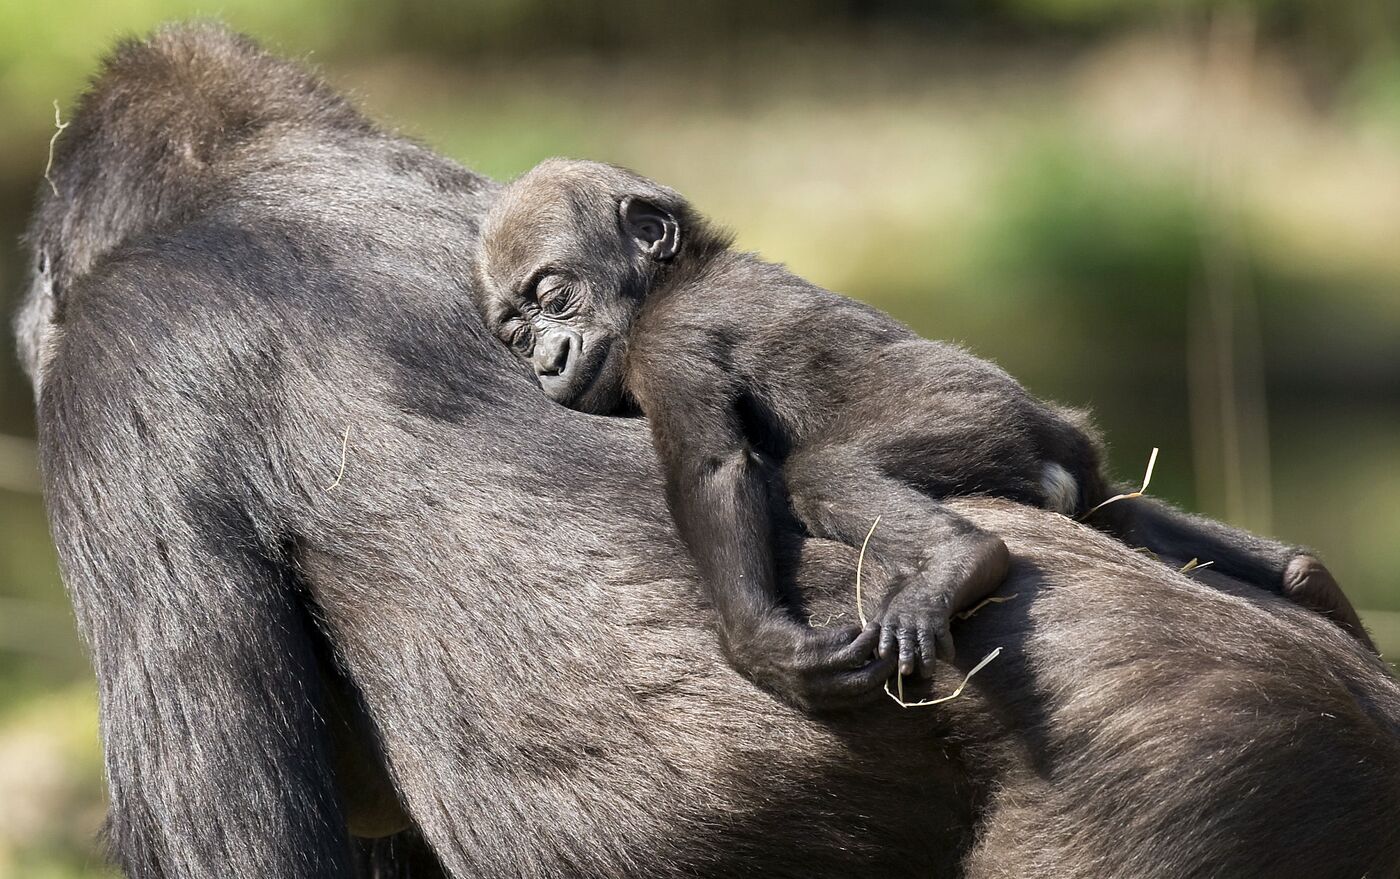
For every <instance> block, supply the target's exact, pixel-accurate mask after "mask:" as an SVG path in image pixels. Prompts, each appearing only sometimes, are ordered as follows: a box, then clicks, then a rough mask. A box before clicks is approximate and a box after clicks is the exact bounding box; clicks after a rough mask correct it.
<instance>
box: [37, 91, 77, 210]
mask: <svg viewBox="0 0 1400 879" xmlns="http://www.w3.org/2000/svg"><path fill="white" fill-rule="evenodd" d="M53 124H54V129H55V131H54V133H53V137H51V138H49V160H48V161H47V162H45V163H44V179H45V180H47V181H48V184H49V189H52V190H53V194H54V195H58V186H57V184H55V183H54V182H53V178H52V177H50V176H49V172H50V171H52V170H53V147H54V144H56V143H58V136H59V135H60V134H62V133H63V129H65V128H67V127H68V126H69V125H72V124H73V123H72V122H64V121H63V115H62V113H61V112H60V111H59V109H58V99H56V98H55V99H54V102H53Z"/></svg>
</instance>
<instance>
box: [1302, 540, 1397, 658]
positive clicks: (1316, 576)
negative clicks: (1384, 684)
mask: <svg viewBox="0 0 1400 879" xmlns="http://www.w3.org/2000/svg"><path fill="white" fill-rule="evenodd" d="M1283 594H1284V597H1286V598H1288V599H1289V600H1290V601H1292V602H1294V603H1296V604H1299V605H1301V606H1303V607H1306V608H1307V609H1308V610H1311V611H1314V612H1316V613H1320V614H1322V615H1323V616H1325V617H1327V618H1328V619H1330V620H1332V621H1333V622H1335V623H1336V624H1337V625H1339V626H1341V627H1342V628H1343V629H1345V630H1346V631H1347V633H1349V634H1350V635H1352V636H1353V637H1355V638H1356V640H1358V641H1360V642H1361V643H1362V644H1364V645H1366V648H1367V649H1368V650H1371V651H1372V652H1374V651H1375V650H1376V645H1375V644H1374V643H1372V641H1371V638H1370V636H1369V635H1367V634H1366V630H1365V629H1364V628H1363V627H1362V625H1361V617H1360V616H1358V615H1357V613H1356V608H1354V607H1352V606H1351V602H1350V601H1348V600H1347V597H1346V594H1345V593H1343V592H1342V587H1341V586H1340V585H1339V584H1338V583H1337V580H1336V578H1335V577H1333V576H1332V572H1331V571H1329V570H1328V569H1327V566H1326V565H1324V564H1323V563H1322V562H1321V561H1319V560H1318V559H1317V558H1316V557H1315V556H1310V555H1300V556H1298V557H1296V558H1295V559H1293V561H1291V562H1289V563H1288V568H1287V569H1286V570H1285V571H1284V572H1283Z"/></svg>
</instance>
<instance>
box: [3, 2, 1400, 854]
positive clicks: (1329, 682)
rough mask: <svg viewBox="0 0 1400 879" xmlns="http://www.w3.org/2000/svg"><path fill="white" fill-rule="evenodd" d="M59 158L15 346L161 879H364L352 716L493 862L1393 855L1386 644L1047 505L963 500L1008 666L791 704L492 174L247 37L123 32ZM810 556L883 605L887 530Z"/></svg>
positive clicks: (814, 565)
mask: <svg viewBox="0 0 1400 879" xmlns="http://www.w3.org/2000/svg"><path fill="white" fill-rule="evenodd" d="M53 180H54V185H55V187H56V188H57V190H58V194H57V195H54V194H52V193H50V192H49V190H48V188H47V187H44V189H43V190H42V191H41V205H40V209H39V211H38V214H37V216H36V219H35V223H34V226H33V228H32V230H31V235H30V245H31V247H32V248H33V250H34V254H35V262H34V266H33V270H34V285H33V288H32V290H31V295H30V299H29V304H28V306H27V307H26V310H25V312H24V314H23V316H22V317H21V321H20V330H21V338H22V344H23V350H24V352H25V358H26V362H27V365H28V367H29V369H30V372H31V375H32V376H33V377H34V379H35V383H36V386H37V389H38V392H39V400H40V421H41V456H42V461H43V466H44V470H45V477H46V480H47V487H48V492H49V503H50V507H51V510H52V516H53V525H54V530H55V537H56V540H57V542H58V545H59V551H60V555H61V559H62V563H63V565H64V572H65V579H66V582H67V584H68V586H69V588H70V590H71V591H72V592H73V596H74V601H75V604H76V605H77V606H78V608H79V621H80V624H81V626H82V629H83V631H84V634H85V636H86V637H87V638H88V640H89V644H90V646H91V649H92V654H93V661H94V666H95V670H96V673H97V676H98V679H99V683H100V687H101V694H102V705H101V707H102V712H103V723H104V732H105V736H104V744H105V748H106V761H107V767H108V772H109V776H110V778H111V781H112V786H111V791H112V807H113V808H112V818H111V822H112V827H113V830H114V831H115V832H114V833H113V834H112V840H113V843H114V849H115V854H116V856H117V859H118V860H119V862H120V863H121V864H122V865H123V866H124V867H125V868H126V869H127V870H128V872H130V873H131V874H132V875H136V876H143V877H144V876H151V877H156V876H159V877H162V879H170V877H177V876H201V877H202V876H209V875H239V876H245V875H246V876H263V877H285V879H291V877H306V876H339V875H344V873H345V871H346V869H347V867H346V859H347V857H348V856H347V854H346V852H347V850H348V834H347V827H346V822H347V818H348V819H349V820H352V821H354V820H357V819H359V818H361V817H362V816H361V815H359V814H358V813H359V812H360V811H361V809H360V805H361V804H362V803H363V802H367V801H368V802H372V801H374V800H375V797H373V796H369V797H365V796H361V794H363V791H362V790H358V788H360V787H362V786H364V785H365V784H368V782H363V781H347V780H346V776H345V775H343V774H342V775H341V776H340V778H341V781H342V782H344V785H343V787H344V790H343V791H342V794H341V795H340V796H337V795H336V794H335V793H334V792H333V791H332V790H331V787H330V784H331V778H332V777H333V774H334V773H333V770H332V765H333V760H332V753H331V752H332V748H333V746H332V739H333V736H332V735H331V730H330V729H328V727H330V726H332V725H333V723H334V722H333V721H331V720H329V719H328V718H329V717H331V716H333V715H334V714H335V712H336V711H337V706H338V705H343V704H345V702H346V700H348V702H349V704H350V706H351V709H352V710H351V711H350V712H349V713H351V714H354V713H355V711H354V710H353V709H354V708H355V707H356V703H360V704H362V706H363V712H364V716H365V717H366V718H368V719H369V721H370V723H371V727H372V734H373V738H374V742H373V744H374V745H375V746H377V747H371V748H370V749H369V750H371V751H374V750H379V751H380V752H382V754H383V755H384V757H385V758H386V763H387V769H388V772H389V777H390V779H391V781H392V785H393V790H394V793H396V794H397V798H398V800H399V801H400V802H401V804H402V806H403V810H404V813H405V814H406V816H407V817H408V818H410V819H411V820H412V822H413V824H414V825H415V829H416V830H417V831H420V832H421V833H422V836H423V838H424V839H426V840H427V842H428V843H429V844H430V845H431V846H432V848H433V850H434V851H435V852H436V854H437V856H438V857H439V858H440V859H441V861H442V862H443V865H444V866H445V867H446V868H447V870H448V871H449V872H451V873H452V874H453V875H459V876H468V875H470V876H480V877H487V879H495V877H501V879H504V877H546V876H548V877H553V876H560V875H584V876H600V877H615V876H628V875H636V876H658V877H666V876H676V877H680V876H695V875H706V876H724V875H766V876H794V877H795V876H803V877H809V876H851V875H884V876H902V875H924V876H927V875H930V874H933V875H948V874H951V873H952V872H953V871H954V870H956V869H958V867H959V864H960V863H961V862H962V861H963V859H964V855H965V854H966V853H967V852H968V851H969V849H970V848H971V847H972V846H973V843H974V841H975V842H976V847H975V848H973V849H971V850H972V859H971V860H970V861H969V862H968V863H969V864H970V869H971V870H973V871H974V874H975V875H984V876H996V875H1005V876H1023V875H1037V874H1042V875H1043V874H1054V875H1059V876H1086V877H1087V876H1104V875H1139V876H1183V875H1230V876H1254V875H1257V876H1261V877H1262V876H1278V875H1287V873H1288V872H1289V871H1291V870H1295V869H1301V868H1304V867H1306V868H1307V869H1309V870H1311V873H1310V874H1309V875H1311V876H1323V875H1338V876H1355V875H1361V874H1363V873H1366V872H1368V871H1369V872H1370V874H1371V875H1377V876H1381V875H1394V874H1395V872H1396V869H1397V864H1400V835H1398V834H1400V831H1398V830H1397V828H1400V782H1397V778H1400V744H1397V737H1400V730H1397V724H1400V695H1397V688H1396V687H1395V684H1394V682H1393V681H1392V680H1390V679H1389V678H1388V677H1386V675H1385V672H1384V671H1383V670H1382V668H1381V666H1380V664H1379V663H1378V662H1377V661H1376V659H1375V657H1373V656H1369V655H1368V654H1367V653H1366V652H1365V651H1364V650H1361V649H1360V648H1359V646H1358V645H1357V644H1356V643H1354V642H1352V641H1351V640H1349V639H1347V638H1346V637H1345V636H1344V635H1343V634H1342V633H1340V632H1339V631H1337V630H1336V629H1335V628H1334V627H1331V626H1329V625H1327V624H1326V623H1325V622H1323V621H1322V620H1319V619H1316V618H1313V617H1310V616H1308V615H1307V614H1304V613H1302V612H1300V611H1298V610H1296V609H1295V608H1289V607H1287V606H1286V605H1283V604H1282V603H1281V602H1278V601H1277V600H1274V599H1271V598H1270V597H1269V596H1264V595H1256V596H1246V597H1236V596H1232V595H1229V594H1225V593H1219V592H1215V591H1212V590H1207V589H1205V588H1203V587H1201V586H1199V585H1198V584H1195V583H1192V582H1191V581H1189V580H1187V579H1185V578H1184V577H1181V576H1179V575H1177V574H1175V573H1173V572H1171V571H1170V570H1168V569H1166V568H1164V567H1162V566H1159V565H1154V564H1151V563H1149V562H1148V561H1146V560H1143V559H1137V558H1135V557H1134V556H1133V555H1132V554H1131V553H1130V552H1128V551H1127V550H1126V549H1125V548H1124V547H1123V546H1121V545H1120V544H1117V543H1114V542H1112V541H1110V540H1108V539H1107V538H1104V537H1103V536H1102V535H1096V534H1094V533H1093V532H1090V531H1088V530H1087V529H1083V528H1080V527H1078V526H1076V525H1074V524H1073V523H1069V522H1067V521H1065V520H1063V519H1062V518H1058V517H1053V516H1050V515H1048V514H1046V513H1044V512H1042V511H1037V510H1031V509H1027V508H1017V507H1011V506H1004V505H995V504H990V503H987V502H981V503H977V502H964V503H963V504H961V505H960V506H959V511H960V512H962V513H963V514H965V515H968V516H969V517H972V518H974V519H976V520H977V521H978V522H979V523H980V524H983V525H984V526H986V527H988V528H989V529H990V530H993V531H995V532H997V533H1001V534H1005V535H1007V537H1008V543H1010V544H1011V545H1012V548H1013V550H1014V551H1015V552H1016V554H1017V562H1016V568H1015V570H1014V571H1013V574H1012V578H1011V580H1010V581H1009V582H1008V585H1007V587H1006V590H1007V591H1008V592H1015V593H1018V597H1017V598H1015V599H1014V600H1012V601H1011V602H1008V603H1006V604H1003V605H995V606H991V607H988V608H986V609H984V610H983V611H982V612H980V613H979V614H978V615H977V616H976V617H974V618H973V619H972V620H970V621H969V622H968V623H967V625H966V627H965V629H964V631H962V632H960V633H959V637H960V638H961V639H963V640H962V641H960V644H961V645H966V646H965V648H964V649H962V650H960V653H961V659H960V660H959V664H960V665H961V667H962V670H966V668H967V667H969V666H970V664H971V663H972V662H975V661H976V660H977V658H978V657H979V656H980V655H981V654H982V653H984V652H985V651H987V650H990V649H992V648H993V647H997V646H1000V647H1004V648H1005V650H1006V652H1005V653H1003V655H1002V658H1001V659H999V660H997V661H996V662H994V663H993V664H992V665H991V666H989V667H988V668H987V669H986V671H984V672H983V673H982V675H981V676H980V677H979V678H978V679H977V680H976V681H974V683H973V685H972V686H971V687H970V688H969V691H968V692H967V693H965V694H964V696H963V697H962V698H960V699H958V700H955V701H953V702H950V703H947V704H946V705H944V706H942V707H940V708H937V709H930V710H903V709H900V708H898V707H896V706H894V705H893V704H892V703H889V704H883V705H881V706H879V707H877V708H876V709H874V710H872V711H870V712H865V713H861V714H858V715H854V716H851V717H849V718H846V719H844V720H842V721H839V722H838V721H833V722H817V721H814V720H813V719H811V718H808V717H804V716H802V715H799V714H796V713H792V712H789V711H786V710H784V709H783V708H782V707H781V706H779V705H777V704H776V703H774V702H773V701H772V700H771V699H769V698H768V697H767V696H765V695H764V694H763V693H761V692H758V691H756V690H755V689H754V688H753V687H751V686H750V685H748V684H747V683H746V682H745V681H744V680H743V679H741V678H739V677H738V676H737V675H736V674H735V673H734V672H733V671H732V669H730V668H729V666H728V665H727V664H726V663H725V662H724V660H723V657H722V656H721V655H720V653H719V650H718V646H717V644H716V641H715V638H714V633H713V631H712V629H711V628H710V623H709V621H710V619H711V617H712V613H711V612H710V611H709V609H708V608H706V607H704V606H703V605H702V604H701V602H700V600H699V599H698V597H697V596H698V592H699V590H698V587H697V582H696V578H695V573H694V571H693V570H692V569H691V567H690V566H689V564H688V562H687V560H686V555H685V552H684V549H683V547H682V546H681V545H680V543H679V541H678V540H677V538H676V536H675V534H674V529H673V528H672V527H671V524H670V521H669V519H668V518H667V516H666V512H665V507H664V504H663V503H662V500H661V490H660V480H659V478H658V474H657V473H656V471H655V467H654V462H653V460H652V457H651V453H650V445H649V442H648V439H647V436H646V431H645V426H644V425H642V424H640V423H639V422H637V421H629V420H624V419H600V418H592V417H588V416H584V415H581V414H579V413H575V412H572V411H570V410H567V409H564V408H563V407H559V406H556V405H554V404H552V403H550V402H549V401H547V400H545V399H544V398H543V396H542V395H540V394H539V393H538V392H537V389H535V388H534V387H533V386H532V384H531V382H530V380H529V378H528V377H527V376H525V375H524V374H523V373H522V372H520V371H519V369H518V367H517V365H516V364H515V363H514V362H513V360H512V359H511V357H510V355H509V354H508V353H507V352H505V351H504V350H503V349H502V348H501V346H499V345H498V344H496V343H494V342H493V341H492V340H491V339H489V338H487V336H486V334H485V332H484V331H483V329H482V328H481V326H480V324H479V323H478V322H477V320H476V318H475V317H474V315H473V314H472V311H471V309H470V307H469V305H468V302H467V299H468V296H467V292H468V291H467V289H466V285H467V284H470V283H471V280H470V273H469V264H470V252H471V249H472V247H473V246H474V245H475V231H476V221H477V219H478V218H479V217H480V215H481V210H482V206H483V204H484V202H485V200H486V199H488V198H490V197H491V194H492V191H493V187H492V185H491V184H490V183H489V182H488V181H484V180H482V179H480V178H478V177H475V176H474V175H471V174H469V173H468V172H465V171H463V170H462V169H460V168H458V167H456V166H454V165H452V164H451V163H449V162H446V161H445V160H442V159H440V158H438V157H436V156H434V155H432V154H431V153H429V152H427V151H426V150H423V149H422V148H420V147H416V146H414V145H412V144H409V143H406V142H404V141H402V140H400V139H398V138H395V137H391V136H388V135H384V134H382V133H380V132H378V131H377V130H375V129H374V128H373V127H372V126H370V125H369V124H368V123H367V122H365V121H364V120H363V119H362V118H361V117H360V116H359V115H358V114H356V113H355V112H354V111H353V110H351V109H350V108H349V107H348V106H347V105H346V104H345V103H344V102H343V101H342V100H341V99H340V98H338V97H337V96H335V95H334V94H333V93H331V92H330V91H329V90H327V89H326V88H325V87H324V86H323V85H322V84H320V83H319V81H317V80H316V79H314V78H313V77H310V76H309V75H307V74H305V73H304V72H302V71H300V70H299V69H298V68H296V67H295V66H293V65H290V64H287V63H285V62H282V61H279V60H277V59H274V58H271V57H269V56H267V55H265V54H264V53H262V52H261V51H259V50H257V49H256V48H255V47H254V46H252V45H251V44H249V43H248V42H247V41H244V40H241V39H238V38H236V37H232V36H230V35H228V34H227V33H224V32H222V31H219V30H217V29H209V28H176V29H171V30H167V31H165V32H162V33H160V34H158V35H157V36H155V37H153V38H152V39H151V40H150V41H148V42H145V43H136V44H129V45H127V46H126V47H125V48H123V49H121V50H120V51H119V52H118V53H117V54H116V55H115V56H114V59H113V60H112V61H111V62H109V65H108V69H107V70H106V72H105V73H104V74H103V76H102V77H101V78H99V80H98V81H97V83H96V84H95V86H94V90H93V92H92V94H91V95H89V96H88V97H87V98H86V99H85V100H84V103H83V105H82V107H81V108H80V110H79V112H78V113H77V114H76V115H75V116H74V118H73V121H72V127H71V128H70V129H68V130H67V131H65V133H64V136H63V137H62V138H60V139H59V142H58V151H57V154H56V156H55V163H54V170H53ZM798 548H799V550H800V552H799V559H800V562H799V564H800V567H801V569H802V575H801V576H800V577H799V579H800V580H801V581H802V582H804V584H808V585H810V586H811V587H812V589H811V591H809V593H808V594H807V595H806V596H805V599H806V601H807V602H808V604H809V610H811V611H812V613H813V617H814V619H815V620H816V621H817V622H824V621H825V620H826V619H827V618H828V617H835V618H840V617H842V616H843V615H844V617H846V618H850V617H851V616H852V615H853V612H854V609H853V607H852V594H851V588H850V587H851V574H852V567H853V561H854V560H853V558H852V557H851V553H850V551H849V550H848V549H846V550H843V549H842V548H840V547H836V546H833V545H830V544H818V543H815V542H807V543H805V544H799V547H798ZM872 573H873V572H872ZM875 585H876V584H875V583H874V582H872V588H875ZM873 598H874V596H873V595H872V599H873ZM959 675H960V671H959V669H957V668H941V669H940V671H939V676H938V677H937V679H936V680H935V682H934V683H935V687H936V688H937V689H938V690H939V691H940V692H946V691H947V690H949V689H951V688H952V687H953V686H954V685H955V684H956V683H957V678H958V677H959ZM321 680H330V681H333V682H344V683H346V684H347V685H348V686H347V688H346V690H345V692H342V691H341V688H340V687H338V686H337V687H332V688H329V692H327V691H325V689H324V688H323V687H322V685H321V684H320V683H319V682H320V681H321ZM331 695H336V696H337V697H338V698H336V699H331V698H330V696H331ZM339 697H345V698H344V699H342V698H339ZM1319 792H1325V795H1319ZM379 799H381V800H382V799H383V798H382V797H381V798H379ZM342 804H345V805H342ZM346 811H348V812H349V813H350V814H349V815H348V816H347V815H345V814H343V813H344V812H346ZM1047 822H1049V823H1047ZM359 826H361V827H366V826H367V825H365V824H361V825H359ZM1280 864H1282V865H1283V867H1282V872H1280V868H1279V865H1280Z"/></svg>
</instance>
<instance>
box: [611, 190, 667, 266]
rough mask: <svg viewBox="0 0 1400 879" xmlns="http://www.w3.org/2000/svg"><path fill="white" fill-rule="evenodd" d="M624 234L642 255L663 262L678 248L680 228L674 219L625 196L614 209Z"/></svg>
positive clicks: (645, 202)
mask: <svg viewBox="0 0 1400 879" xmlns="http://www.w3.org/2000/svg"><path fill="white" fill-rule="evenodd" d="M617 210H618V214H619V215H620V216H621V218H622V230H623V231H624V232H626V233H627V234H628V235H629V236H630V237H631V238H632V240H633V241H636V242H637V246H638V247H640V248H641V249H642V253H645V254H646V255H647V256H649V257H651V258H652V259H654V260H659V261H661V262H665V261H666V260H668V259H671V258H672V257H674V256H675V255H676V253H677V252H679V251H680V249H681V227H680V225H679V224H678V223H677V222H676V218H675V217H673V216H671V214H670V213H669V212H668V211H666V210H663V209H662V208H659V207H657V206H656V205H654V204H652V203H651V202H649V201H647V200H646V199H644V198H639V197H637V196H634V195H629V196H627V197H626V198H624V199H623V200H622V201H621V202H620V203H619V204H618V207H617Z"/></svg>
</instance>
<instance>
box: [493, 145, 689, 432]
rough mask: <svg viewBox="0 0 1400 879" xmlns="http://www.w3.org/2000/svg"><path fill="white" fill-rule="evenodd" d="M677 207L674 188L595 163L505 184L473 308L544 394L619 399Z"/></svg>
mask: <svg viewBox="0 0 1400 879" xmlns="http://www.w3.org/2000/svg"><path fill="white" fill-rule="evenodd" d="M682 209H683V204H682V202H681V200H680V196H678V195H677V194H676V193H674V192H672V191H671V190H669V189H666V188H665V187H661V186H659V185H657V184H655V183H653V182H651V181H649V180H646V179H644V178H641V177H638V176H636V175H634V174H632V173H630V172H628V171H625V170H623V169H620V168H614V167H612V166H609V165H602V164H598V163H594V162H572V161H566V160H558V159H555V160H550V161H547V162H542V163H541V164H540V165H538V166H536V167H535V168H534V169H532V170H531V171H529V172H527V173H526V174H525V175H523V176H522V177H520V178H519V179H518V180H516V181H514V182H513V183H511V184H510V185H509V186H507V187H506V188H505V189H504V190H503V191H502V193H501V194H500V196H499V198H498V200H497V201H496V203H495V204H494V205H493V207H492V209H491V210H490V212H489V213H488V214H487V217H486V219H485V221H484V223H483V226H482V243H481V252H480V254H479V257H478V260H477V273H478V281H479V284H478V291H479V292H478V299H477V305H478V308H479V309H480V311H481V315H482V318H483V319H484V320H485V321H486V325H487V326H488V327H489V328H490V329H491V331H492V332H493V333H494V334H495V335H496V336H497V338H499V339H500V340H501V342H502V343H504V344H505V345H506V346H507V347H509V348H510V349H511V350H512V351H514V352H515V353H516V355H517V356H519V357H520V358H521V359H522V360H524V361H525V362H526V363H527V364H528V365H529V366H530V367H531V369H532V370H533V371H534V373H535V377H536V378H537V379H538V381H539V383H540V387H541V389H543V390H544V392H545V395H546V396H548V397H549V398H550V399H552V400H554V401H555V402H557V403H560V404H562V405H565V406H568V407H569V408H571V409H577V410H579V411H582V412H590V413H594V414H600V415H602V414H609V413H612V412H616V411H617V410H618V409H619V408H622V407H623V406H624V404H625V403H626V391H625V381H624V368H625V363H626V355H627V336H628V332H629V330H630V329H631V326H632V323H633V321H634V320H635V318H636V315H637V311H638V309H639V307H640V305H641V302H642V299H643V298H644V297H645V295H646V293H647V290H648V289H649V288H650V286H651V284H652V282H653V281H654V279H655V275H656V272H657V269H658V267H659V265H660V264H662V263H664V262H666V261H667V260H669V259H670V258H671V257H673V256H674V255H675V254H676V252H677V250H678V248H679V235H680V232H679V225H678V224H677V222H676V220H675V215H676V214H677V213H679V212H680V211H681V210H682Z"/></svg>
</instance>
